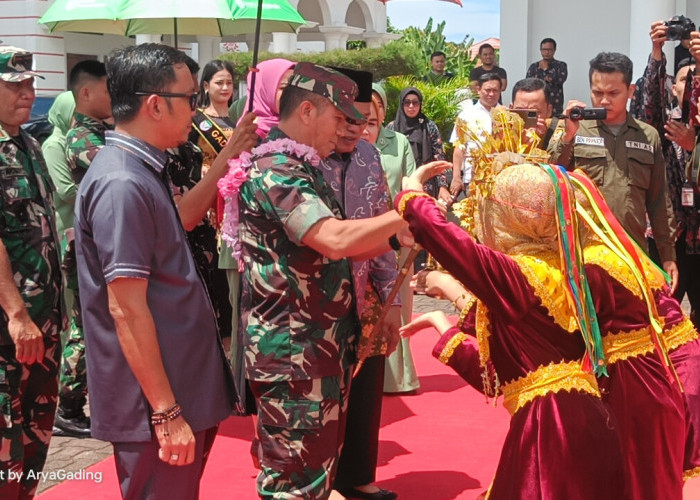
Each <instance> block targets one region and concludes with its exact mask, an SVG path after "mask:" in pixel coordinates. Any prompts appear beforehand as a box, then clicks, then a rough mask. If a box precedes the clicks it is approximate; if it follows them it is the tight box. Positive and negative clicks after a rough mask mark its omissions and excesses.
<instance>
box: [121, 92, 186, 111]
mask: <svg viewBox="0 0 700 500" xmlns="http://www.w3.org/2000/svg"><path fill="white" fill-rule="evenodd" d="M134 94H135V95H138V96H148V95H157V96H160V97H186V98H187V99H189V101H190V109H191V110H192V111H194V110H195V109H197V98H198V97H199V92H192V93H191V94H183V93H178V92H142V91H137V92H134Z"/></svg>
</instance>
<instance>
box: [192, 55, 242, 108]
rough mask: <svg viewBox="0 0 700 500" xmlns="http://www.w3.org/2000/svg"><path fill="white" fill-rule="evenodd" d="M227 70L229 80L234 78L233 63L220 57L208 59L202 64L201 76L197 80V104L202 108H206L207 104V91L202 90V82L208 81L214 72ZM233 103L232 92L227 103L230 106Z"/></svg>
mask: <svg viewBox="0 0 700 500" xmlns="http://www.w3.org/2000/svg"><path fill="white" fill-rule="evenodd" d="M222 70H225V71H228V73H229V74H230V75H231V80H235V75H236V72H235V71H234V70H233V65H232V64H231V63H230V62H228V61H224V60H222V59H214V60H213V61H209V62H208V63H207V64H205V65H204V69H203V70H202V78H201V79H200V81H199V102H198V104H199V106H200V107H202V108H206V107H207V106H209V102H210V101H209V92H204V82H207V83H209V82H210V81H211V79H212V78H213V77H214V75H215V74H217V73H218V72H219V71H222ZM232 103H233V94H231V98H230V99H229V102H228V105H229V106H231V104H232Z"/></svg>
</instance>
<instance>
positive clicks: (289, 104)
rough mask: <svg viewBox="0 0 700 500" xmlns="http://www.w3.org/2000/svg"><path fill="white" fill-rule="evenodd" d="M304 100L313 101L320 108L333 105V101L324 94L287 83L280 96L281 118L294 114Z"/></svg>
mask: <svg viewBox="0 0 700 500" xmlns="http://www.w3.org/2000/svg"><path fill="white" fill-rule="evenodd" d="M304 101H311V103H312V104H313V105H314V106H316V107H317V108H318V109H319V110H323V109H324V107H325V106H326V105H328V106H332V104H331V102H330V101H329V100H328V99H327V98H325V97H323V96H322V95H319V94H315V93H313V92H311V91H310V90H306V89H302V88H301V87H296V86H293V85H287V86H286V87H285V88H284V90H283V91H282V96H281V97H280V120H285V119H287V118H289V117H290V116H292V114H293V113H294V111H296V109H297V108H298V107H299V106H300V105H301V103H302V102H304Z"/></svg>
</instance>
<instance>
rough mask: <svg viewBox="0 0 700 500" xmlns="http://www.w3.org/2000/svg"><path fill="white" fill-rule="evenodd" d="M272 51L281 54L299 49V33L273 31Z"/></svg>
mask: <svg viewBox="0 0 700 500" xmlns="http://www.w3.org/2000/svg"><path fill="white" fill-rule="evenodd" d="M270 50H271V51H272V52H277V53H279V54H291V53H292V52H296V51H297V34H296V33H273V34H272V47H271V48H270Z"/></svg>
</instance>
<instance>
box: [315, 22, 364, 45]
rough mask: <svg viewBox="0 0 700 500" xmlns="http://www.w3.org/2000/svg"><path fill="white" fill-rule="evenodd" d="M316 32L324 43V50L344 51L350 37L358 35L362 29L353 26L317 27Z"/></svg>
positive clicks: (362, 31)
mask: <svg viewBox="0 0 700 500" xmlns="http://www.w3.org/2000/svg"><path fill="white" fill-rule="evenodd" d="M318 30H319V31H320V32H321V34H322V35H323V38H324V40H325V41H326V50H335V49H341V50H345V46H346V44H347V43H348V38H349V37H350V35H360V34H362V33H364V31H365V30H364V29H362V28H355V27H353V26H347V25H346V26H319V27H318Z"/></svg>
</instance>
